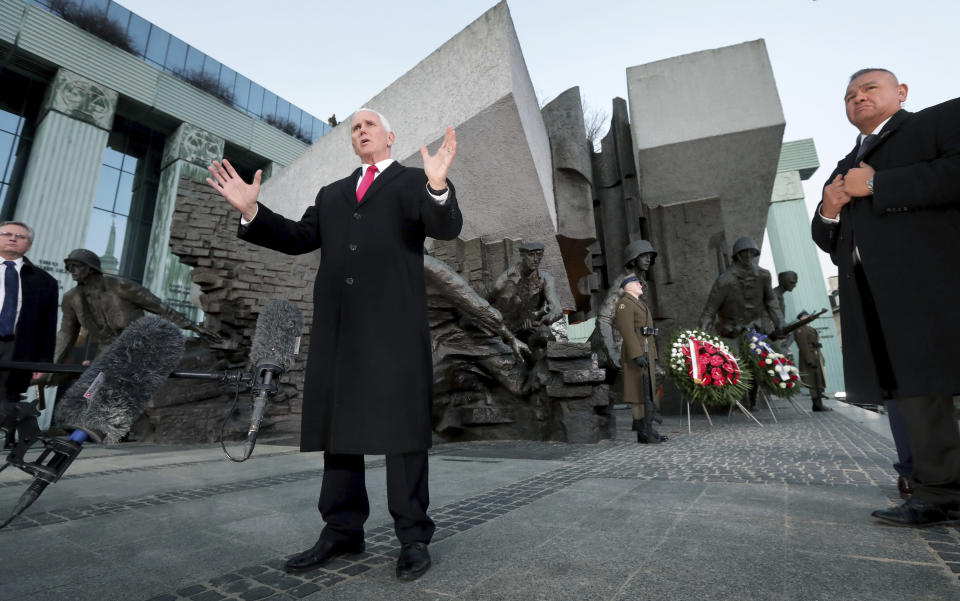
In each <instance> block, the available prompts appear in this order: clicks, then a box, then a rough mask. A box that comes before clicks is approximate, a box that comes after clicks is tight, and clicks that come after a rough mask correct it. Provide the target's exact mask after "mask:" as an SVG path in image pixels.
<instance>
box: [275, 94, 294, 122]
mask: <svg viewBox="0 0 960 601" xmlns="http://www.w3.org/2000/svg"><path fill="white" fill-rule="evenodd" d="M274 114H275V115H276V116H277V119H283V120H284V121H289V120H290V103H289V102H287V101H286V100H284V99H283V98H280V97H279V96H278V97H277V111H276V112H275V113H274Z"/></svg>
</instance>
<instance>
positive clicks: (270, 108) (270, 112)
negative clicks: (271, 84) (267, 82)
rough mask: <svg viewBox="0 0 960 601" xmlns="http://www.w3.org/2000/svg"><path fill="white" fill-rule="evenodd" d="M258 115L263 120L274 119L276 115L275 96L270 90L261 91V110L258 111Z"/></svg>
mask: <svg viewBox="0 0 960 601" xmlns="http://www.w3.org/2000/svg"><path fill="white" fill-rule="evenodd" d="M260 114H261V115H262V116H263V118H264V119H267V118H268V117H275V116H276V114H277V95H276V94H274V93H273V92H271V91H270V90H266V89H265V90H264V91H263V108H262V109H260Z"/></svg>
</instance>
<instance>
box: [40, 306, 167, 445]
mask: <svg viewBox="0 0 960 601" xmlns="http://www.w3.org/2000/svg"><path fill="white" fill-rule="evenodd" d="M183 350H184V340H183V334H181V333H180V328H178V327H177V326H175V325H173V324H172V323H170V322H169V321H167V320H165V319H163V318H161V317H157V316H155V315H147V316H144V317H141V318H140V319H138V320H137V321H135V322H133V323H132V324H130V325H129V326H127V328H126V329H125V330H124V331H123V332H122V333H121V334H120V336H119V337H118V338H117V339H116V340H115V341H114V342H113V344H111V345H110V346H109V347H108V348H107V350H106V351H104V353H103V354H102V355H100V356H99V357H98V358H96V359H95V360H94V361H93V363H92V364H91V365H90V367H89V368H87V370H86V371H85V372H83V374H81V375H80V377H79V378H78V379H77V381H76V383H74V385H73V386H71V387H70V389H69V390H67V392H66V393H65V394H64V395H63V398H62V399H61V400H60V403H59V407H58V410H57V413H58V419H57V422H58V424H59V425H62V426H63V427H64V428H66V429H74V430H76V429H79V430H83V431H85V432H86V433H87V435H88V436H89V437H90V438H93V439H94V440H95V441H97V442H100V441H103V442H105V443H107V444H114V443H118V442H120V439H121V438H123V437H124V436H126V435H127V433H128V432H130V428H131V427H133V422H134V421H136V419H137V418H138V417H140V414H141V413H143V408H144V407H145V406H146V404H147V402H149V401H150V399H151V398H153V395H154V394H155V393H156V392H157V390H158V389H159V388H160V385H161V384H163V383H164V382H165V381H166V379H167V377H168V376H169V375H170V372H172V371H173V369H174V368H175V367H176V366H177V364H178V363H180V359H181V358H182V357H183ZM101 373H102V374H103V375H104V378H103V381H102V384H101V385H100V386H99V387H97V388H96V389H95V390H94V391H93V392H92V393H91V391H90V388H91V385H92V384H93V383H94V380H96V379H97V378H98V377H99V376H100V374H101Z"/></svg>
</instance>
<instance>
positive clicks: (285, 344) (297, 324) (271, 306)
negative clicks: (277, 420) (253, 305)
mask: <svg viewBox="0 0 960 601" xmlns="http://www.w3.org/2000/svg"><path fill="white" fill-rule="evenodd" d="M302 331H303V314H301V313H300V309H298V308H297V306H296V305H294V304H293V303H291V302H290V301H288V300H273V301H270V302H269V303H267V304H266V306H264V308H263V309H262V310H261V311H260V315H259V316H258V317H257V327H256V330H254V333H253V340H252V341H251V342H250V371H251V372H252V374H253V394H254V397H253V411H252V413H251V416H250V429H249V430H248V431H247V440H246V441H245V442H244V445H243V458H242V459H239V460H237V459H234V458H233V457H230V455H229V453H228V454H227V456H228V457H230V459H233V460H234V461H246V460H247V459H249V458H250V455H251V454H252V453H253V447H254V446H256V444H257V434H258V433H259V432H260V422H261V421H263V413H264V411H265V409H266V406H267V398H268V397H272V396H273V395H275V394H276V393H277V380H278V379H279V378H280V376H281V375H282V374H283V372H285V371H287V370H288V369H290V366H291V365H293V362H294V360H295V359H296V357H297V354H298V353H299V352H300V334H301V332H302Z"/></svg>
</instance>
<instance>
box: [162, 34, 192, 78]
mask: <svg viewBox="0 0 960 601" xmlns="http://www.w3.org/2000/svg"><path fill="white" fill-rule="evenodd" d="M186 60H187V44H186V42H184V41H183V40H181V39H180V38H176V37H174V36H170V45H169V46H168V47H167V57H166V58H165V59H164V60H163V64H164V66H165V67H166V68H167V69H169V70H171V71H173V72H174V73H179V72H180V71H183V64H184V61H186Z"/></svg>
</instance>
